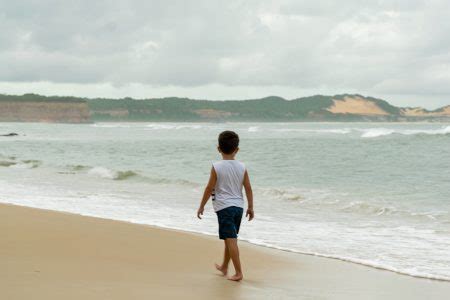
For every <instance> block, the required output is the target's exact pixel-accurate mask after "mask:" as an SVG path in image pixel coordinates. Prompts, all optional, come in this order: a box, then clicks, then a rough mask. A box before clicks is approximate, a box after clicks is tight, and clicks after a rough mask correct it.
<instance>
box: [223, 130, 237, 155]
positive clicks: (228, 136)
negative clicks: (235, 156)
mask: <svg viewBox="0 0 450 300" xmlns="http://www.w3.org/2000/svg"><path fill="white" fill-rule="evenodd" d="M238 146H239V136H238V135H237V133H236V132H234V131H230V130H226V131H223V132H222V133H221V134H219V148H220V151H222V152H223V153H225V154H231V153H233V152H234V151H235V150H236V149H237V147H238Z"/></svg>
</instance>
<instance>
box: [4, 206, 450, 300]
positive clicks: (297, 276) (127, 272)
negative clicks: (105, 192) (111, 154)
mask: <svg viewBox="0 0 450 300" xmlns="http://www.w3.org/2000/svg"><path fill="white" fill-rule="evenodd" d="M0 234H1V235H2V236H3V237H5V238H3V239H1V240H0V241H1V242H0V264H1V265H3V266H2V267H1V268H0V291H2V292H1V293H2V294H6V295H5V296H9V297H6V298H8V299H26V298H30V295H32V297H31V298H33V299H58V298H59V299H60V298H61V297H63V298H65V299H80V298H84V299H103V298H106V297H107V298H109V299H124V298H125V299H126V298H132V297H133V296H139V297H141V296H155V295H158V296H160V298H162V299H173V298H177V297H180V296H183V297H184V298H185V299H194V298H197V299H203V298H204V299H211V297H213V298H218V299H221V298H222V297H223V298H228V299H230V298H231V299H261V298H262V299H266V298H282V299H299V298H300V299H305V298H306V299H317V298H319V299H322V298H324V299H361V298H364V299H380V298H383V299H403V298H404V299H423V298H424V297H426V298H428V299H442V298H443V297H445V295H448V294H449V293H450V284H449V283H448V282H443V281H437V280H430V279H422V278H415V277H411V276H405V275H400V274H397V273H394V272H389V271H385V270H378V269H375V268H369V267H367V266H363V265H358V264H354V263H352V264H350V263H348V262H345V261H341V260H337V259H329V258H323V257H318V256H312V255H304V254H298V253H292V252H288V251H280V250H276V249H272V248H268V247H261V246H258V245H255V244H252V243H249V242H246V243H241V244H240V245H241V255H242V261H243V266H244V276H245V278H244V281H243V282H242V283H234V282H230V281H228V280H225V279H224V278H222V277H221V276H217V274H216V273H215V271H214V268H213V263H214V262H216V261H219V260H220V259H221V256H222V253H221V251H222V247H223V246H222V243H221V242H219V241H218V240H217V239H216V238H213V237H211V236H206V235H203V234H200V233H191V232H185V231H180V230H176V229H161V228H160V227H156V226H152V225H142V224H136V223H131V222H126V221H117V220H110V219H105V218H98V217H90V216H83V215H77V214H73V213H69V212H59V211H53V210H47V209H38V208H30V207H26V206H18V205H13V204H6V203H5V204H4V203H1V204H0ZM261 262H264V263H261ZM230 272H231V270H230ZM202 297H203V298H202Z"/></svg>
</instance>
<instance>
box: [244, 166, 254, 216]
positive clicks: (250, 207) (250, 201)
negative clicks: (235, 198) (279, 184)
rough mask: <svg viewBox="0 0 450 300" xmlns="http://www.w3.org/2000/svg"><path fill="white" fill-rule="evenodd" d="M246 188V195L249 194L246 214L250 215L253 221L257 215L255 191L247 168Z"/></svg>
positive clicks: (245, 175) (245, 176)
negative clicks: (254, 200)
mask: <svg viewBox="0 0 450 300" xmlns="http://www.w3.org/2000/svg"><path fill="white" fill-rule="evenodd" d="M244 189H245V195H246V196H247V201H248V208H247V213H246V214H245V216H246V217H248V220H249V221H251V220H253V218H254V217H255V212H254V211H253V191H252V185H251V184H250V177H249V176H248V173H247V170H245V174H244Z"/></svg>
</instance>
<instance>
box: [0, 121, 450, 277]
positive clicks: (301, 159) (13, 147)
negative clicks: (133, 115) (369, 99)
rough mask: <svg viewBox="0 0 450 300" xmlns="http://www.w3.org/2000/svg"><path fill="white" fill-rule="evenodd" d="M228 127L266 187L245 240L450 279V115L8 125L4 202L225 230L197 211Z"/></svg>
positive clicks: (1, 171)
mask: <svg viewBox="0 0 450 300" xmlns="http://www.w3.org/2000/svg"><path fill="white" fill-rule="evenodd" d="M223 130H234V131H236V132H237V133H238V134H239V135H240V137H241V145H240V151H239V153H238V157H237V159H239V160H241V161H242V162H244V163H245V164H246V166H247V169H248V172H249V174H250V179H251V182H252V185H253V189H254V196H255V213H256V218H255V220H254V221H252V222H248V221H243V224H242V227H241V234H240V238H241V239H242V240H246V241H248V242H250V243H254V244H257V245H263V246H267V247H274V248H278V249H282V250H286V251H292V252H298V253H304V254H311V255H318V256H324V257H330V258H335V259H341V260H345V261H350V262H354V263H359V264H364V265H367V266H371V267H376V268H382V269H386V270H391V271H395V272H398V273H402V274H407V275H410V276H417V277H426V278H434V279H441V280H449V281H450V124H444V123H97V124H82V125H75V124H43V123H0V134H6V133H9V132H17V133H18V134H19V136H14V137H0V202H2V203H11V204H17V205H25V206H30V207H37V208H44V209H51V210H57V211H65V212H71V213H76V214H82V215H87V216H96V217H103V218H109V219H116V220H123V221H129V222H133V223H139V224H149V225H155V226H159V227H164V228H174V229H179V230H184V231H191V232H198V233H203V234H208V235H216V232H217V220H216V217H215V214H214V212H213V210H212V207H211V203H208V205H207V208H206V211H205V215H204V218H203V220H198V219H197V218H196V210H197V207H198V204H199V202H200V198H201V195H202V192H203V188H204V185H205V184H206V182H207V180H208V176H209V172H210V169H211V163H212V162H213V161H215V160H218V159H220V155H219V153H218V152H217V150H216V146H217V135H218V134H219V133H220V132H221V131H223ZM220 255H221V254H220V253H218V257H219V256H220ZM299 272H301V270H299Z"/></svg>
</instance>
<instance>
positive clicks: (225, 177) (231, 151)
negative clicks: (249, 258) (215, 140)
mask: <svg viewBox="0 0 450 300" xmlns="http://www.w3.org/2000/svg"><path fill="white" fill-rule="evenodd" d="M217 149H218V150H219V152H220V154H222V160H221V161H217V162H215V163H213V166H212V168H211V175H210V177H209V181H208V184H207V185H206V188H205V192H204V193H203V198H202V201H201V203H200V207H199V209H198V211H197V217H198V218H199V219H201V215H203V211H204V208H205V204H206V202H208V200H209V198H210V196H211V195H212V194H213V193H214V195H213V197H212V198H213V199H212V203H213V207H214V211H215V212H216V214H217V219H218V221H219V238H220V239H221V240H224V242H225V251H224V255H223V262H222V264H221V265H218V264H216V269H217V270H219V271H220V272H222V274H223V275H224V276H226V275H227V273H228V264H229V262H230V259H231V260H232V261H233V266H234V269H235V271H236V274H234V275H233V276H231V277H228V279H229V280H233V281H240V280H242V279H243V278H244V276H243V273H242V267H241V261H240V259H239V248H238V244H237V237H238V233H239V227H240V225H241V219H242V214H243V211H244V197H243V195H242V187H244V188H245V194H246V196H247V201H248V208H247V212H246V214H245V216H246V217H248V219H249V221H251V220H252V219H253V217H254V216H255V214H254V212H253V192H252V187H251V185H250V179H249V176H248V173H247V170H246V169H245V166H244V164H243V163H241V162H240V161H237V160H235V159H234V157H235V156H236V154H237V152H238V151H239V136H238V135H237V134H236V133H235V132H233V131H224V132H222V133H221V134H220V135H219V146H218V148H217Z"/></svg>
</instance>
